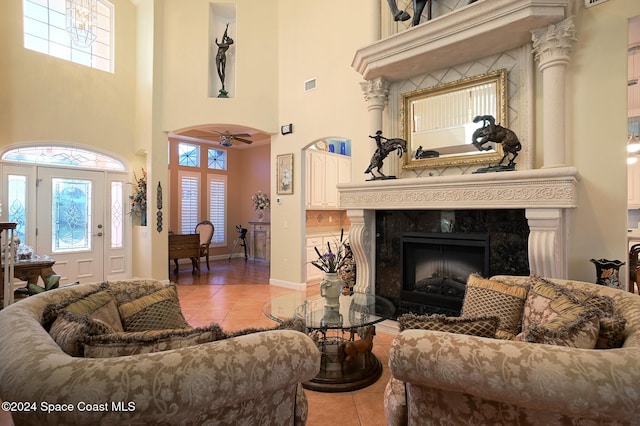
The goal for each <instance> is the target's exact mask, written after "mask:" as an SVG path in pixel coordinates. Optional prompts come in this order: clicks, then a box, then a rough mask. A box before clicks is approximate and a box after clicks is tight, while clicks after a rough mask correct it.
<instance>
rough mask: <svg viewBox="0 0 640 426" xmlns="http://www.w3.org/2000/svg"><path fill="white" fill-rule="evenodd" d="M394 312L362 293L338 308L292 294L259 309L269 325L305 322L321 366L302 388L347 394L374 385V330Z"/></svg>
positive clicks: (378, 372) (345, 297)
mask: <svg viewBox="0 0 640 426" xmlns="http://www.w3.org/2000/svg"><path fill="white" fill-rule="evenodd" d="M394 311H395V307H394V305H393V304H392V303H391V302H390V301H388V300H387V299H384V298H382V297H379V296H374V295H372V294H365V293H353V294H351V295H341V296H340V299H339V306H325V299H324V298H323V297H320V296H311V297H308V298H307V297H306V294H305V293H304V292H296V293H290V294H286V295H283V296H278V297H274V298H273V299H271V300H270V301H268V302H267V303H265V305H264V307H263V312H264V314H265V315H266V316H268V317H269V318H271V319H273V320H274V321H278V322H283V321H285V320H288V319H291V318H300V319H304V321H305V324H306V327H307V331H308V333H309V335H310V336H311V338H312V339H314V340H315V341H316V343H317V344H318V349H320V352H321V354H322V360H321V365H320V372H319V373H318V375H317V376H316V377H315V378H314V379H312V380H311V381H309V382H306V383H303V386H304V387H305V388H307V389H311V390H315V391H322V392H346V391H352V390H356V389H361V388H364V387H366V386H369V385H370V384H372V383H374V382H375V381H376V380H378V378H379V377H380V375H381V374H382V364H381V363H380V361H379V360H378V358H376V356H375V355H374V354H373V352H372V349H373V338H374V335H375V326H374V324H376V323H378V322H380V321H383V320H385V319H388V318H390V317H391V316H392V315H393V313H394Z"/></svg>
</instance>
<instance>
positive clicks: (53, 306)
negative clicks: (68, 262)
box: [40, 283, 108, 330]
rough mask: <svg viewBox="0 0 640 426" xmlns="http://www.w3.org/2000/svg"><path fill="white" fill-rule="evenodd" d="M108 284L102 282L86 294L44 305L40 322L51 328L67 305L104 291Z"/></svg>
mask: <svg viewBox="0 0 640 426" xmlns="http://www.w3.org/2000/svg"><path fill="white" fill-rule="evenodd" d="M107 286H108V284H107V283H102V284H100V286H99V287H98V288H96V289H93V290H91V291H89V292H87V293H84V294H80V295H77V296H75V297H71V298H69V299H67V300H65V301H64V302H60V303H50V304H48V305H47V306H45V307H44V309H43V310H42V316H41V318H40V323H41V324H42V326H43V327H44V328H45V329H46V330H49V328H50V327H51V325H52V324H53V322H54V321H55V320H56V318H57V317H58V315H59V314H60V313H61V312H62V311H64V310H65V309H66V308H67V306H69V305H70V304H72V303H75V302H78V301H80V300H82V299H84V298H86V297H89V296H92V295H94V294H96V293H100V292H102V291H104V290H105V289H106V288H107Z"/></svg>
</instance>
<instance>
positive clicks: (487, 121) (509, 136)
mask: <svg viewBox="0 0 640 426" xmlns="http://www.w3.org/2000/svg"><path fill="white" fill-rule="evenodd" d="M480 121H482V127H479V128H477V129H476V131H475V132H473V136H472V137H471V139H472V141H471V143H472V144H473V145H474V146H475V147H476V148H478V150H479V151H488V150H490V149H491V147H485V146H484V144H486V143H488V142H495V143H499V144H502V150H503V151H504V156H503V157H502V159H501V160H500V161H499V162H498V164H497V165H495V166H491V167H485V168H481V169H478V170H477V171H476V172H475V173H486V172H490V171H491V172H498V171H507V170H515V168H516V164H515V162H514V160H515V159H516V157H517V156H518V153H519V151H520V150H521V149H522V144H521V143H520V140H519V139H518V136H516V134H515V133H514V132H513V131H512V130H509V129H507V128H506V127H502V126H501V125H499V124H496V119H495V118H494V117H493V116H492V115H478V116H476V117H475V118H474V119H473V122H474V123H479V122H480ZM509 155H511V158H510V159H509V162H508V163H507V165H504V166H503V165H502V162H503V161H504V160H505V159H506V158H507V157H508V156H509Z"/></svg>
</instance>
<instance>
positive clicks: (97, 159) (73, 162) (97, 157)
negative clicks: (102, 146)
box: [2, 145, 125, 170]
mask: <svg viewBox="0 0 640 426" xmlns="http://www.w3.org/2000/svg"><path fill="white" fill-rule="evenodd" d="M2 159H3V160H10V161H20V162H23V163H35V164H50V165H57V166H75V167H87V168H93V169H110V170H124V169H125V168H124V164H122V162H121V161H118V160H116V159H115V158H112V157H109V156H107V155H104V154H100V153H99V152H95V151H89V150H86V149H82V148H75V147H70V146H62V145H61V146H51V145H38V146H29V147H24V148H15V149H11V150H9V151H7V152H5V153H4V154H3V155H2Z"/></svg>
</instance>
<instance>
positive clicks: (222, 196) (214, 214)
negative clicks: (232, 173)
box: [208, 175, 227, 246]
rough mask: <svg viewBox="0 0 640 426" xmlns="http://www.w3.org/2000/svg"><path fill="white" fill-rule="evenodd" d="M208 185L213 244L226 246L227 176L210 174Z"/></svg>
mask: <svg viewBox="0 0 640 426" xmlns="http://www.w3.org/2000/svg"><path fill="white" fill-rule="evenodd" d="M208 187H209V191H208V203H209V220H210V221H211V223H213V227H214V228H213V229H214V232H213V238H212V239H211V244H213V245H219V246H224V245H226V244H227V235H226V234H227V233H226V217H227V214H226V209H227V203H226V200H227V177H226V176H225V175H208Z"/></svg>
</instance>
